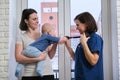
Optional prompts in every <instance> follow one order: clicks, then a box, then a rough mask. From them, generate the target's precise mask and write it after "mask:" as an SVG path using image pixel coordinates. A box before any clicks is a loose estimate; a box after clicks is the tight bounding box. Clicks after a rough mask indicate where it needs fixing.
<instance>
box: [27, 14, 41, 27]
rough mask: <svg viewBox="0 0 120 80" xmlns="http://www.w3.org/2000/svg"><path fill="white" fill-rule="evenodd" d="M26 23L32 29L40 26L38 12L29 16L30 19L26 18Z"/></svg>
mask: <svg viewBox="0 0 120 80" xmlns="http://www.w3.org/2000/svg"><path fill="white" fill-rule="evenodd" d="M25 23H26V24H27V26H28V27H30V28H31V29H36V28H38V23H39V21H38V16H37V13H32V14H30V16H29V19H25Z"/></svg>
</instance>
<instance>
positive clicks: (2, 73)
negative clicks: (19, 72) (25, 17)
mask: <svg viewBox="0 0 120 80" xmlns="http://www.w3.org/2000/svg"><path fill="white" fill-rule="evenodd" d="M8 39H9V0H0V80H8V42H9V40H8Z"/></svg>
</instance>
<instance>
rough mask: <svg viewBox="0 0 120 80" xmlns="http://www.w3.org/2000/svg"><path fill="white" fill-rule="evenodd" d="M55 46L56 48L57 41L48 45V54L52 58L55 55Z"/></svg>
mask: <svg viewBox="0 0 120 80" xmlns="http://www.w3.org/2000/svg"><path fill="white" fill-rule="evenodd" d="M56 48H57V43H55V44H53V45H52V46H49V47H48V55H49V57H50V59H52V58H53V57H54V56H55V52H56Z"/></svg>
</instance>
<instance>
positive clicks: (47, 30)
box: [42, 23, 55, 36]
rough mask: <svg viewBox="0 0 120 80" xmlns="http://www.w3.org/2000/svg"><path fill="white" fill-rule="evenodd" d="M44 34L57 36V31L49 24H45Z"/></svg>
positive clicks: (43, 27) (43, 26)
mask: <svg viewBox="0 0 120 80" xmlns="http://www.w3.org/2000/svg"><path fill="white" fill-rule="evenodd" d="M42 34H49V35H52V36H54V35H55V31H54V29H53V26H52V25H51V24H49V23H44V24H43V25H42Z"/></svg>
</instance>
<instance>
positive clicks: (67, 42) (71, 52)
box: [65, 40, 75, 60]
mask: <svg viewBox="0 0 120 80" xmlns="http://www.w3.org/2000/svg"><path fill="white" fill-rule="evenodd" d="M65 45H66V47H67V49H68V52H69V54H70V56H71V57H72V59H73V60H75V53H74V51H73V50H72V48H71V47H70V42H69V40H67V41H66V43H65Z"/></svg>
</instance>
